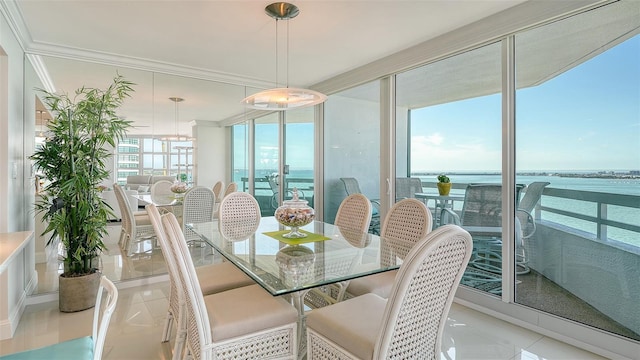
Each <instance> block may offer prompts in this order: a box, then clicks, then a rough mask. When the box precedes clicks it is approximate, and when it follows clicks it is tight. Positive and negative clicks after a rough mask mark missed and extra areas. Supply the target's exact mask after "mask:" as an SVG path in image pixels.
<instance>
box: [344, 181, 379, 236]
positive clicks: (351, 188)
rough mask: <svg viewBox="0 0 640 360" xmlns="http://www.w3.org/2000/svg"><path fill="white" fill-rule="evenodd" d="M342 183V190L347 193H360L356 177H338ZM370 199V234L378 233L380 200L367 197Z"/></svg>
mask: <svg viewBox="0 0 640 360" xmlns="http://www.w3.org/2000/svg"><path fill="white" fill-rule="evenodd" d="M340 181H342V184H344V190H345V191H346V193H347V195H352V194H362V191H361V190H360V183H359V182H358V179H356V178H352V177H343V178H340ZM369 201H371V206H372V208H371V221H370V223H369V232H370V233H372V234H380V200H378V199H369Z"/></svg>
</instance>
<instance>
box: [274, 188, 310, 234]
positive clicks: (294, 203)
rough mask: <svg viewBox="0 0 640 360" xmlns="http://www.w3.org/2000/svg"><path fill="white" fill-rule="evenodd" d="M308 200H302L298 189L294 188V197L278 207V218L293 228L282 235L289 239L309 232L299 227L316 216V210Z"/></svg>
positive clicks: (276, 213)
mask: <svg viewBox="0 0 640 360" xmlns="http://www.w3.org/2000/svg"><path fill="white" fill-rule="evenodd" d="M308 203H309V202H308V201H307V200H300V199H299V198H298V189H296V188H294V189H293V199H291V200H285V201H283V204H282V206H280V207H279V208H277V209H276V212H275V218H276V220H277V221H278V222H279V223H280V224H282V225H284V226H289V227H290V228H291V232H289V233H288V234H284V235H282V236H283V237H285V238H287V239H300V238H304V237H306V236H307V234H305V233H303V232H301V231H300V230H299V228H300V227H301V226H305V225H307V224H309V223H310V222H312V221H313V219H314V218H315V211H314V210H313V208H312V207H310V206H309V205H308Z"/></svg>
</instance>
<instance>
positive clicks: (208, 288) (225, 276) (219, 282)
mask: <svg viewBox="0 0 640 360" xmlns="http://www.w3.org/2000/svg"><path fill="white" fill-rule="evenodd" d="M196 274H197V275H198V282H199V283H200V288H201V289H202V295H209V294H216V293H219V292H222V291H226V290H230V289H235V288H239V287H242V286H247V285H255V284H256V282H255V281H253V279H251V278H250V277H249V276H247V275H246V274H245V273H244V272H243V271H242V270H240V269H238V268H237V267H236V266H235V265H233V264H232V263H230V262H223V263H218V264H211V265H205V266H199V267H197V268H196Z"/></svg>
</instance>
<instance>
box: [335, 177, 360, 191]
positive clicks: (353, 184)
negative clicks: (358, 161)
mask: <svg viewBox="0 0 640 360" xmlns="http://www.w3.org/2000/svg"><path fill="white" fill-rule="evenodd" d="M340 180H341V181H342V183H343V184H344V190H345V191H346V192H347V195H351V194H362V191H360V184H359V183H358V179H356V178H352V177H343V178H340Z"/></svg>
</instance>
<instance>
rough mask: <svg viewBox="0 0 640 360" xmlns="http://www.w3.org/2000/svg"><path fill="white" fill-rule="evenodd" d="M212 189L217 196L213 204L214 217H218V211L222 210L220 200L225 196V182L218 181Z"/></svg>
mask: <svg viewBox="0 0 640 360" xmlns="http://www.w3.org/2000/svg"><path fill="white" fill-rule="evenodd" d="M211 191H213V195H214V196H215V199H216V202H215V203H214V204H213V217H214V218H215V219H217V218H218V212H219V210H220V202H221V201H222V198H223V197H224V182H223V181H217V182H216V183H215V184H214V185H213V187H212V188H211Z"/></svg>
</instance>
